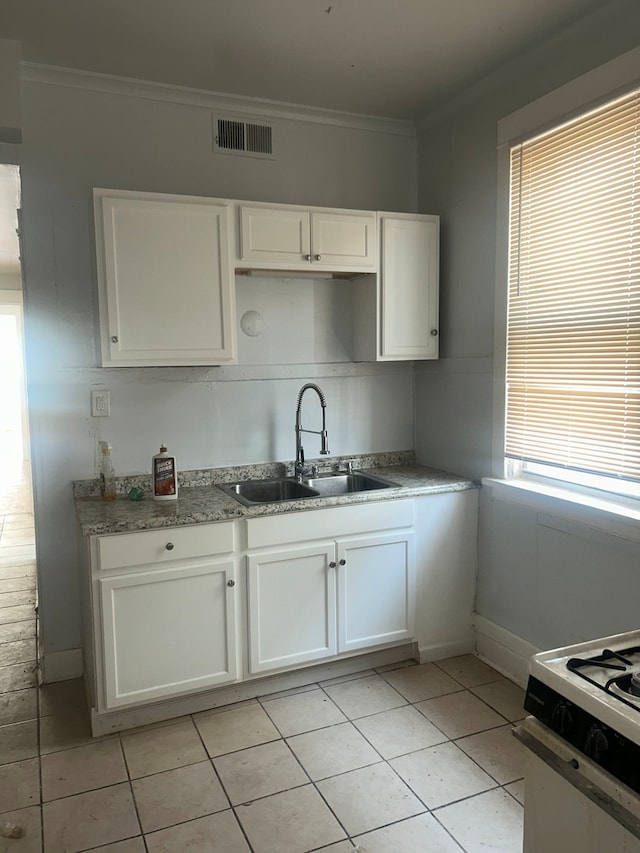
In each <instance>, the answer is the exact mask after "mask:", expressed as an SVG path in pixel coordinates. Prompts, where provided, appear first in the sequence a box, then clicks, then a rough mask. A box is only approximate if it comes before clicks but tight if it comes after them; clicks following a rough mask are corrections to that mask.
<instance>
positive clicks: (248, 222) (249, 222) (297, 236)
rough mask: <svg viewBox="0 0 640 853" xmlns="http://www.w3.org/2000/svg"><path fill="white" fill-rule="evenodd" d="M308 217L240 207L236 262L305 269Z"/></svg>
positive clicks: (301, 213)
mask: <svg viewBox="0 0 640 853" xmlns="http://www.w3.org/2000/svg"><path fill="white" fill-rule="evenodd" d="M310 253H311V246H310V230H309V214H308V212H307V211H305V210H297V209H295V208H294V209H290V208H277V207H273V208H271V207H244V206H243V207H241V208H240V260H241V261H248V262H249V265H250V266H258V267H259V266H261V265H262V266H264V267H266V268H274V267H278V266H279V267H280V268H281V269H288V268H290V267H300V268H302V269H306V268H308V266H309V260H310Z"/></svg>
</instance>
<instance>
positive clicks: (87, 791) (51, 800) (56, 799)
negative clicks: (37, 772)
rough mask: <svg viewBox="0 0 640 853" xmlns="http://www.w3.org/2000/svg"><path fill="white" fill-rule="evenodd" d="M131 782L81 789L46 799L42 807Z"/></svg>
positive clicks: (121, 780)
mask: <svg viewBox="0 0 640 853" xmlns="http://www.w3.org/2000/svg"><path fill="white" fill-rule="evenodd" d="M44 757H45V758H46V757H47V756H46V755H45V756H44ZM41 763H42V762H41ZM143 778H146V777H143ZM131 781H132V780H131V779H128V778H126V777H125V778H124V779H120V780H119V781H117V782H109V783H108V784H107V785H95V786H92V787H90V788H83V789H82V790H81V791H74V792H73V793H71V794H63V795H62V796H61V797H49V798H48V799H43V800H42V805H43V806H44V805H49V803H57V802H59V801H60V800H69V799H71V798H72V797H79V796H80V795H81V794H93V793H95V792H96V791H106V790H107V788H115V786H116V785H123V784H125V783H126V784H130V783H131ZM133 781H135V780H133ZM132 794H133V791H132ZM41 796H43V797H44V792H43V793H42V794H41ZM140 831H141V832H142V830H140Z"/></svg>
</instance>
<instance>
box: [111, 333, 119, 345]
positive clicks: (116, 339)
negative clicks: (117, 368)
mask: <svg viewBox="0 0 640 853" xmlns="http://www.w3.org/2000/svg"><path fill="white" fill-rule="evenodd" d="M111 343H112V344H117V343H118V336H117V335H111Z"/></svg>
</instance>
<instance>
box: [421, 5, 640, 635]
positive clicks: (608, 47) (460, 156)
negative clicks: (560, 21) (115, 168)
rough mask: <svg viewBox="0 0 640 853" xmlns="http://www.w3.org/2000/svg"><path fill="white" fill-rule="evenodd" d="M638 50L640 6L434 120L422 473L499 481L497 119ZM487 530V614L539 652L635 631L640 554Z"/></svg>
mask: <svg viewBox="0 0 640 853" xmlns="http://www.w3.org/2000/svg"><path fill="white" fill-rule="evenodd" d="M639 42H640V5H639V4H638V3H637V2H634V0H614V2H611V3H607V4H603V5H602V6H601V7H600V8H599V9H598V10H597V11H596V12H594V13H593V14H592V15H591V16H590V17H588V18H585V19H584V20H583V21H582V22H581V23H580V24H578V25H576V26H574V27H573V28H571V29H569V30H567V31H565V32H563V33H562V34H559V35H558V36H557V37H556V38H554V39H553V40H551V41H550V42H548V43H546V44H543V45H540V46H539V48H538V49H537V50H535V51H532V52H530V53H529V54H526V55H524V56H522V57H520V58H519V59H518V60H516V61H514V62H513V63H511V64H510V65H509V66H508V67H506V68H504V69H501V70H500V71H498V72H496V73H495V74H494V75H492V76H491V77H490V78H488V79H487V80H485V81H482V82H481V83H479V84H478V85H477V86H475V87H474V88H473V89H471V90H469V91H468V92H466V93H463V94H462V95H461V96H460V97H459V98H458V99H456V100H455V101H454V102H453V103H451V104H448V105H447V106H445V107H444V108H443V109H442V110H441V111H440V112H439V113H438V114H434V115H431V116H428V117H425V118H424V120H423V121H422V122H421V124H420V128H419V208H420V210H421V211H424V212H427V211H429V212H433V211H436V212H439V213H440V214H441V217H442V278H441V306H442V308H441V312H442V316H441V323H440V328H441V353H442V356H443V358H442V360H441V361H440V362H439V363H437V364H430V365H424V366H421V367H419V368H418V369H417V372H416V452H417V454H418V458H419V459H420V460H421V461H423V462H425V463H427V464H432V465H436V466H439V467H443V468H447V469H449V470H453V471H459V472H461V473H463V474H466V475H469V476H472V477H474V478H481V477H485V476H491V473H492V443H493V441H494V424H493V357H494V331H495V330H494V290H495V245H496V199H497V177H498V176H497V169H496V166H497V157H496V130H497V122H498V120H499V119H501V118H503V117H504V116H506V115H508V114H510V113H512V112H513V111H515V110H516V109H519V108H520V107H523V106H524V105H526V104H528V103H530V102H531V101H533V100H534V99H536V98H539V97H541V96H542V95H544V94H545V93H547V92H549V91H551V90H553V89H555V88H557V87H558V86H560V85H562V84H564V83H565V82H567V81H569V80H572V79H574V78H576V77H578V76H579V75H581V74H583V73H586V72H587V71H589V70H590V69H592V68H595V67H597V66H598V65H600V64H602V63H604V62H606V61H608V60H610V59H612V58H613V57H615V56H617V55H620V54H622V53H624V52H626V51H628V50H630V49H632V48H634V47H635V46H636V45H638V43H639ZM639 73H640V69H639ZM497 393H500V394H502V393H503V389H502V388H498V389H497ZM554 513H555V511H552V513H551V514H552V515H554ZM480 522H481V530H482V537H481V547H480V572H479V579H478V597H477V611H478V613H479V614H480V615H481V616H484V617H485V618H487V619H489V620H491V621H493V622H495V623H497V624H498V625H500V626H501V627H503V628H506V629H508V630H509V631H511V632H512V633H514V634H516V635H517V636H520V637H522V638H524V639H526V640H528V641H529V642H531V643H533V644H534V645H537V646H539V647H552V646H554V645H559V644H564V643H568V642H570V641H572V640H574V639H585V638H587V637H588V636H591V637H594V636H597V635H598V634H599V633H612V632H615V631H616V630H623V629H625V628H629V627H632V626H633V624H634V623H633V619H634V618H636V617H635V616H634V614H635V609H634V608H630V607H628V606H627V605H626V604H624V605H623V607H622V609H619V608H618V606H617V605H616V604H614V602H613V599H612V598H609V597H608V596H606V595H603V590H604V589H606V588H607V584H608V583H610V582H612V585H613V586H614V587H616V586H618V583H621V582H622V581H623V580H624V582H625V587H624V589H625V592H624V597H625V601H629V600H635V599H637V598H638V597H639V596H640V575H638V573H637V571H636V572H633V571H630V566H631V565H632V564H633V563H634V561H635V566H636V568H637V559H638V553H637V547H636V546H634V548H631V549H630V548H629V544H628V542H627V541H626V540H625V539H623V538H622V537H620V536H604V535H603V536H602V537H600V539H599V540H598V546H597V548H590V546H589V545H585V544H584V543H585V542H588V541H590V540H589V537H588V536H587V534H586V533H585V531H584V530H583V528H582V526H580V525H578V526H577V527H576V526H574V527H572V528H570V529H565V530H562V531H560V532H558V531H554V532H550V530H551V528H550V527H549V526H548V525H545V524H541V523H540V519H539V518H538V516H537V514H536V512H534V511H527V510H525V509H523V508H522V507H517V508H514V507H510V506H509V504H508V502H507V503H505V502H504V501H503V500H501V501H500V503H499V504H496V503H495V502H494V501H492V500H490V499H488V498H486V499H483V501H482V503H481V518H480ZM585 537H586V538H585ZM635 627H637V618H636V622H635Z"/></svg>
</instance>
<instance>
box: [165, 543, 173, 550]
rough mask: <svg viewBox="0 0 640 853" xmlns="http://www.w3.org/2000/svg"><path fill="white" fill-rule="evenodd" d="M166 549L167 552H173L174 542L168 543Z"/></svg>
mask: <svg viewBox="0 0 640 853" xmlns="http://www.w3.org/2000/svg"><path fill="white" fill-rule="evenodd" d="M164 547H165V548H166V549H167V551H173V542H167V544H166V545H165V546H164Z"/></svg>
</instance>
